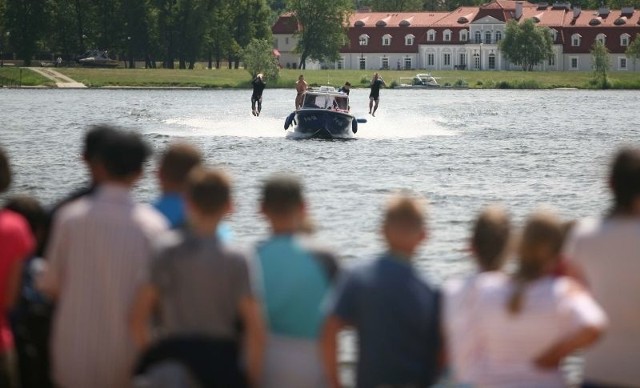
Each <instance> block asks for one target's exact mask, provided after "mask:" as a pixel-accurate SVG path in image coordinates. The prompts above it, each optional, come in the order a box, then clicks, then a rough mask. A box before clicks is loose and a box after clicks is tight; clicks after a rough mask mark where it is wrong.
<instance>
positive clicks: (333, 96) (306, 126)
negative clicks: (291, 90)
mask: <svg viewBox="0 0 640 388" xmlns="http://www.w3.org/2000/svg"><path fill="white" fill-rule="evenodd" d="M358 122H366V120H365V119H360V120H358V119H356V118H355V117H354V116H353V115H352V114H351V113H350V111H349V96H348V95H347V94H345V93H342V92H338V91H337V90H336V89H335V88H334V87H332V86H321V87H319V88H311V89H308V90H307V91H306V92H305V94H304V99H303V103H302V107H301V108H300V109H298V110H297V111H295V112H292V113H291V114H290V115H289V116H287V118H286V119H285V122H284V129H285V130H288V129H289V128H290V127H291V126H292V125H293V126H294V128H293V132H292V137H293V138H300V139H308V138H316V139H350V138H353V135H354V134H355V133H356V132H358Z"/></svg>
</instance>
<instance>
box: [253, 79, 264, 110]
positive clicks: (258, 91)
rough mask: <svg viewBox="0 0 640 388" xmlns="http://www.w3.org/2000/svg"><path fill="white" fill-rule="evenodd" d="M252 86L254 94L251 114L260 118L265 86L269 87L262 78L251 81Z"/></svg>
mask: <svg viewBox="0 0 640 388" xmlns="http://www.w3.org/2000/svg"><path fill="white" fill-rule="evenodd" d="M251 85H252V86H253V94H252V95H251V112H252V113H253V114H254V115H255V116H258V115H259V114H260V111H261V110H262V91H263V90H264V88H265V86H267V85H266V84H265V83H264V81H263V80H262V78H258V77H256V78H255V79H254V80H253V81H251ZM256 102H257V103H258V109H257V110H256Z"/></svg>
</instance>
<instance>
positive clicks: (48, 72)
mask: <svg viewBox="0 0 640 388" xmlns="http://www.w3.org/2000/svg"><path fill="white" fill-rule="evenodd" d="M29 70H33V71H35V72H36V73H38V74H40V75H42V76H43V77H47V78H49V79H50V80H51V81H53V82H55V83H56V86H57V87H59V88H76V89H79V88H86V86H85V85H84V84H83V83H80V82H76V81H74V80H72V79H71V78H69V77H67V76H66V75H64V74H62V73H60V72H58V71H55V70H53V69H51V68H48V67H29Z"/></svg>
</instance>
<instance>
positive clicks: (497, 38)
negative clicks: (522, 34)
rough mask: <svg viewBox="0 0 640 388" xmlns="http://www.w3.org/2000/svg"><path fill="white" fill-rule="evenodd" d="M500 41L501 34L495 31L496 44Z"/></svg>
mask: <svg viewBox="0 0 640 388" xmlns="http://www.w3.org/2000/svg"><path fill="white" fill-rule="evenodd" d="M501 40H502V32H500V31H496V43H498V42H500V41H501Z"/></svg>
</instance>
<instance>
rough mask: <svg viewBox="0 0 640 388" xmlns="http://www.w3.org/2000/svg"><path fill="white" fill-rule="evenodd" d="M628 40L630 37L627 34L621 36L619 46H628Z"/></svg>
mask: <svg viewBox="0 0 640 388" xmlns="http://www.w3.org/2000/svg"><path fill="white" fill-rule="evenodd" d="M629 38H631V35H629V34H622V35H620V46H623V47H626V46H628V45H629Z"/></svg>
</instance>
